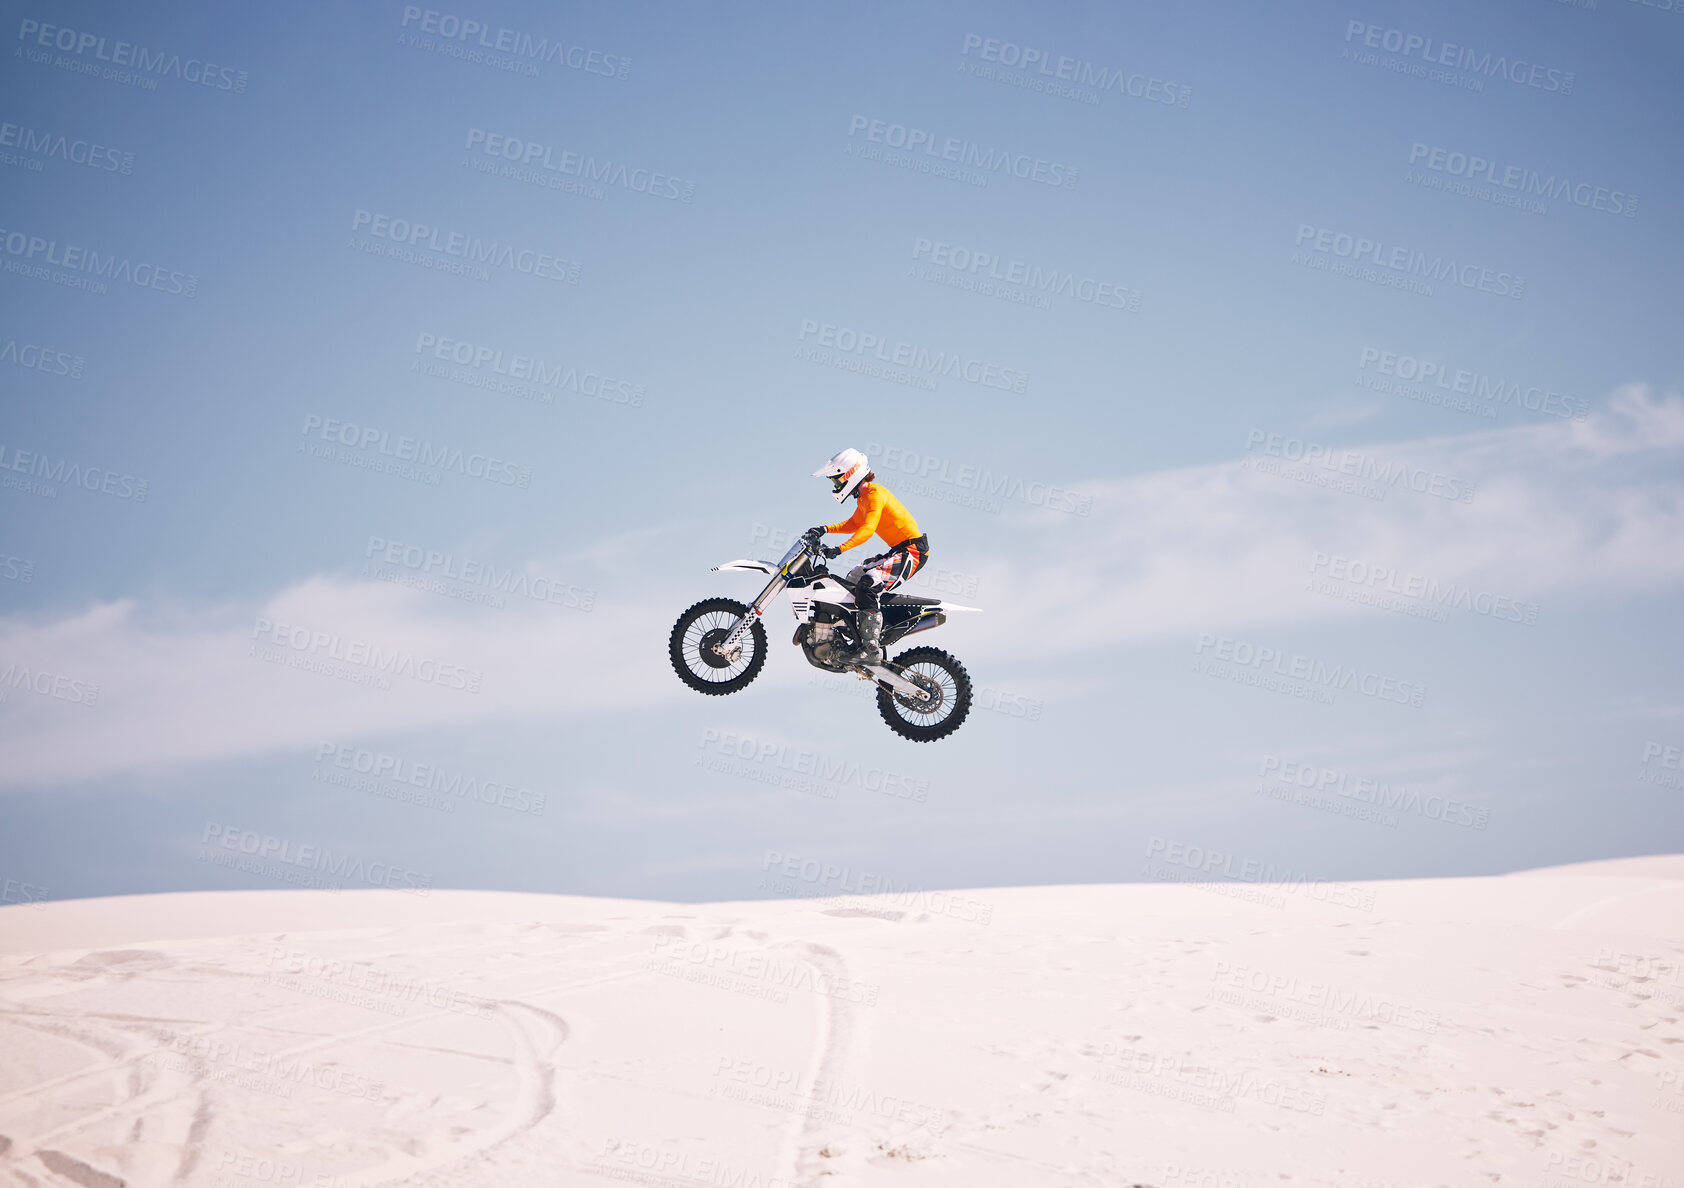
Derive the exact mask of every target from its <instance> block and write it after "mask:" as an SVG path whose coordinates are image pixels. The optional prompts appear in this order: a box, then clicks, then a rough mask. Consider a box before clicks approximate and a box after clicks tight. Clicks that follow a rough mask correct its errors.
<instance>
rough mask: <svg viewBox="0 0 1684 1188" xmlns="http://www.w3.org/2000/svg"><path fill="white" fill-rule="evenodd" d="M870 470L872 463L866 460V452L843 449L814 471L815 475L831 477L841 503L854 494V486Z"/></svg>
mask: <svg viewBox="0 0 1684 1188" xmlns="http://www.w3.org/2000/svg"><path fill="white" fill-rule="evenodd" d="M870 471H871V463H869V462H867V461H866V459H865V455H864V454H862V453H860V452H859V451H858V450H843V451H842V452H841V453H840V454H837V455H836V457H834V458H832V459H831V460H830V461H829V462H826V463H825V464H824V465H823V466H821V467H819V468H818V469H817V470H815V471H813V477H814V478H827V479H829V480H830V487H831V490H832V491H834V492H835V494H836V502H838V503H841V502H842V501H843V500H844V499H846V498H847V497H848V496H849V495H851V494H853V491H854V488H855V487H857V486H859V485H860V480H861V479H863V478H864V477H865V476H866V475H867V474H869V473H870Z"/></svg>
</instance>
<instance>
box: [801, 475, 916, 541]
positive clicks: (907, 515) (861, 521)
mask: <svg viewBox="0 0 1684 1188" xmlns="http://www.w3.org/2000/svg"><path fill="white" fill-rule="evenodd" d="M859 492H860V497H859V499H858V500H857V501H856V502H855V506H854V514H853V515H851V516H849V517H848V518H847V519H846V520H844V521H842V522H841V523H840V524H826V525H825V527H824V530H825V531H826V532H852V533H853V535H852V536H850V537H849V538H848V539H847V540H845V541H843V542H842V545H841V549H842V551H843V552H846V551H847V550H849V549H851V548H853V547H854V546H855V545H857V544H861V543H863V542H865V541H868V540H870V539H871V534H872V533H873V532H875V533H876V534H877V535H878V536H881V537H882V538H883V543H884V544H886V545H888V546H889V547H890V548H891V549H892V548H894V547H895V546H896V545H898V544H900V543H901V541H903V540H911V539H912V538H913V537H915V536H922V535H924V534H923V533H922V532H920V531H918V521H917V520H914V519H913V518H912V513H911V512H909V511H907V510H906V508H905V506H904V505H902V503H901V501H900V500H898V499H896V498H895V497H894V496H893V495H891V494H890V493H889V489H888V488H887V487H885V486H883V485H882V484H881V483H865V484H863V485H862V486H861V487H860V488H859Z"/></svg>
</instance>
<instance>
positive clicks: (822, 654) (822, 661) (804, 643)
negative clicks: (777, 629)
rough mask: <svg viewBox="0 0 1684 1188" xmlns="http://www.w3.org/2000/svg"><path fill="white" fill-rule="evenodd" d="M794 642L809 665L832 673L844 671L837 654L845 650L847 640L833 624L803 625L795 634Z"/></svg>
mask: <svg viewBox="0 0 1684 1188" xmlns="http://www.w3.org/2000/svg"><path fill="white" fill-rule="evenodd" d="M795 642H796V643H798V644H800V645H801V650H802V651H803V652H805V653H806V655H807V662H808V663H809V664H812V665H814V666H815V667H817V668H827V669H829V670H830V671H832V672H842V671H843V670H844V669H843V665H842V664H841V662H840V661H841V655H840V654H839V653H841V652H844V651H845V650H846V648H847V640H846V639H845V638H844V637H843V635H842V633H841V632H839V631H838V630H837V627H836V624H835V623H803V624H802V625H801V628H800V630H799V631H797V632H796V640H795Z"/></svg>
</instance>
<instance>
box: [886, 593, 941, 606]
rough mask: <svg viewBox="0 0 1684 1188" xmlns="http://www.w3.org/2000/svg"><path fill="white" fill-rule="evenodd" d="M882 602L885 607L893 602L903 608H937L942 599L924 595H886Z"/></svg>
mask: <svg viewBox="0 0 1684 1188" xmlns="http://www.w3.org/2000/svg"><path fill="white" fill-rule="evenodd" d="M880 601H881V602H882V603H883V604H884V605H885V606H886V605H888V604H889V603H891V602H898V603H900V604H901V605H902V606H935V605H936V604H937V603H939V602H940V601H941V599H939V598H926V597H924V596H923V595H922V594H885V595H883V597H882V599H881V600H880Z"/></svg>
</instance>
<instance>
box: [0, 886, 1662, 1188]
mask: <svg viewBox="0 0 1684 1188" xmlns="http://www.w3.org/2000/svg"><path fill="white" fill-rule="evenodd" d="M773 873H774V874H775V873H776V872H773ZM1681 875H1684V859H1680V858H1679V857H1666V858H1643V859H1629V860H1624V861H1620V862H1611V863H1606V862H1605V863H1590V864H1584V865H1582V866H1580V867H1577V868H1574V867H1563V868H1554V869H1551V870H1545V871H1533V872H1525V873H1521V874H1516V875H1508V876H1503V877H1497V878H1467V879H1435V880H1414V881H1395V882H1374V883H1358V884H1349V885H1340V886H1333V885H1327V884H1322V885H1315V886H1306V885H1298V886H1279V885H1275V886H1266V885H1252V884H1237V883H1223V884H1185V885H1155V884H1144V885H1119V886H1092V887H1030V888H1010V889H1003V890H976V891H959V892H926V893H918V894H891V895H885V896H874V897H851V898H845V899H791V900H778V901H754V902H745V903H714V904H703V905H688V904H662V903H648V902H637V901H623V900H595V899H583V898H571V897H564V896H540V895H521V894H506V893H492V892H465V891H436V892H433V893H432V894H430V895H427V896H425V897H422V896H416V895H405V894H399V893H395V892H376V891H354V892H338V893H333V892H318V891H298V892H285V891H276V892H225V893H204V894H181V895H150V896H131V897H124V898H116V899H104V900H82V901H69V902H63V903H51V904H46V905H40V906H16V907H7V908H4V909H0V1051H3V1052H4V1053H5V1056H4V1060H3V1061H0V1066H3V1071H0V1136H3V1137H0V1182H3V1183H7V1184H36V1185H73V1184H79V1185H84V1186H107V1185H115V1184H119V1183H122V1184H128V1185H153V1184H182V1185H230V1186H242V1188H243V1186H246V1185H252V1186H267V1185H293V1186H298V1185H321V1186H326V1185H333V1186H334V1188H353V1186H365V1185H376V1184H415V1185H494V1184H495V1185H520V1186H527V1185H558V1184H559V1185H572V1184H580V1185H593V1184H608V1183H612V1182H616V1181H618V1182H627V1183H641V1184H651V1185H663V1186H674V1188H682V1186H699V1185H732V1186H735V1188H790V1186H793V1185H815V1184H828V1185H843V1184H868V1185H874V1184H895V1185H909V1186H910V1185H925V1184H928V1185H955V1186H957V1185H964V1186H967V1188H970V1186H983V1185H1001V1186H1013V1188H1016V1186H1021V1185H1112V1184H1114V1185H1151V1186H1153V1188H1194V1186H1197V1188H1240V1186H1255V1185H1265V1184H1269V1185H1281V1184H1290V1185H1330V1186H1339V1188H1350V1186H1355V1185H1412V1186H1413V1185H1492V1184H1500V1185H1510V1184H1524V1185H1529V1186H1543V1188H1555V1186H1556V1185H1599V1184H1600V1185H1622V1186H1624V1188H1633V1186H1638V1185H1663V1184H1668V1185H1670V1184H1684V1139H1681V1138H1680V1136H1681V1135H1684V972H1681V970H1684V878H1681ZM1564 876H1571V877H1564Z"/></svg>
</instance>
